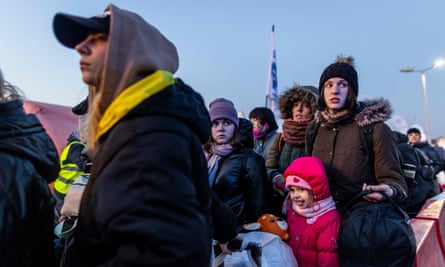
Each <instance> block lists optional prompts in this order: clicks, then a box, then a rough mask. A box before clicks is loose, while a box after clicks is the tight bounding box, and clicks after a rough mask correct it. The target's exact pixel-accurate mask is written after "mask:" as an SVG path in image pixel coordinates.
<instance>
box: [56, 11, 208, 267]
mask: <svg viewBox="0 0 445 267" xmlns="http://www.w3.org/2000/svg"><path fill="white" fill-rule="evenodd" d="M53 27H54V33H55V35H56V37H57V39H58V40H59V41H60V42H61V43H62V44H63V45H64V46H66V47H68V48H71V49H75V50H76V51H77V52H78V53H79V55H80V71H81V73H82V79H83V81H84V82H85V83H86V84H87V85H88V86H89V93H88V100H89V103H88V104H89V105H88V106H89V107H88V123H87V127H88V151H89V152H90V153H91V154H90V156H91V161H92V162H93V165H92V169H91V176H90V179H89V182H88V186H86V188H85V191H84V192H83V196H82V201H81V204H80V210H79V217H78V221H77V227H76V229H75V232H74V242H73V244H72V246H71V249H70V253H69V254H68V255H67V259H66V262H67V265H68V266H189V267H208V265H209V261H210V249H211V241H212V239H211V238H212V229H213V226H212V220H211V205H212V201H211V191H210V187H209V184H208V176H207V168H206V160H205V157H204V153H203V151H202V145H203V144H204V143H205V142H206V141H207V140H208V139H209V135H210V134H209V132H210V120H209V114H208V111H207V108H206V106H205V104H204V100H203V98H202V97H201V95H200V94H198V93H197V92H196V91H194V90H193V89H192V88H191V87H189V86H188V85H187V84H185V83H184V82H183V81H181V80H180V79H179V78H175V77H174V76H173V74H174V73H175V72H176V71H177V69H178V66H179V57H178V53H177V50H176V47H175V45H174V44H173V43H172V42H170V41H169V40H168V39H167V38H166V37H165V36H164V35H163V34H162V33H161V32H159V30H157V29H156V28H155V27H153V26H152V25H150V24H149V23H147V22H146V21H145V20H144V19H143V18H142V17H141V16H139V15H138V14H136V13H133V12H131V11H128V10H123V9H120V8H118V7H116V6H114V5H112V4H110V5H109V6H108V7H107V8H106V10H105V12H104V13H103V14H102V15H100V16H96V17H92V18H83V17H78V16H74V15H69V14H64V13H58V14H56V15H55V17H54V20H53Z"/></svg>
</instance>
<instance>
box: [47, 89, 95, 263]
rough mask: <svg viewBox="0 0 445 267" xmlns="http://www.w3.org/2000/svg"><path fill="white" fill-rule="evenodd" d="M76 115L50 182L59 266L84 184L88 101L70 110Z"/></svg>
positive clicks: (87, 166) (68, 243) (87, 172)
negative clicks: (51, 185) (57, 175)
mask: <svg viewBox="0 0 445 267" xmlns="http://www.w3.org/2000/svg"><path fill="white" fill-rule="evenodd" d="M72 112H73V113H74V114H75V115H77V116H78V127H77V129H76V130H74V131H73V132H71V134H70V136H69V137H68V144H67V145H66V147H65V148H64V149H63V151H62V153H61V155H60V171H59V177H58V178H57V180H56V181H55V183H54V195H55V197H56V199H57V204H56V216H57V217H56V220H57V225H56V227H55V229H54V233H55V234H56V235H57V237H58V238H57V239H56V240H55V244H56V258H57V262H58V266H59V267H64V266H66V264H67V263H66V262H65V261H66V255H67V254H68V251H69V249H70V246H71V244H72V242H73V240H74V239H73V233H74V229H75V227H76V225H77V218H78V216H79V206H80V202H81V198H82V194H83V191H84V190H85V186H86V184H87V183H88V180H89V176H90V170H91V165H92V163H91V161H90V157H89V155H88V149H87V139H88V128H87V112H88V98H86V99H84V100H83V101H82V102H80V103H79V104H77V105H76V106H74V107H73V108H72Z"/></svg>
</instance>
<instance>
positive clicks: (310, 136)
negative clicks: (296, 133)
mask: <svg viewBox="0 0 445 267" xmlns="http://www.w3.org/2000/svg"><path fill="white" fill-rule="evenodd" d="M318 128H320V122H316V121H315V120H313V121H311V122H310V123H309V125H308V126H307V129H306V155H308V156H310V155H312V150H313V148H314V141H315V137H316V136H317V132H318Z"/></svg>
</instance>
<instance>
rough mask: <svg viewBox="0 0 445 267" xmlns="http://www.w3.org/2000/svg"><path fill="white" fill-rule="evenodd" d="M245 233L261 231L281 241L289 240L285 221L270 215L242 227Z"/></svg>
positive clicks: (267, 214)
mask: <svg viewBox="0 0 445 267" xmlns="http://www.w3.org/2000/svg"><path fill="white" fill-rule="evenodd" d="M243 229H244V230H245V231H263V232H268V233H272V234H275V235H277V236H279V237H280V238H281V240H284V241H287V240H289V231H288V225H287V222H286V220H284V219H283V218H280V217H278V216H275V215H273V214H270V213H265V214H263V215H261V216H260V217H259V218H258V220H257V221H256V222H253V223H247V224H244V225H243Z"/></svg>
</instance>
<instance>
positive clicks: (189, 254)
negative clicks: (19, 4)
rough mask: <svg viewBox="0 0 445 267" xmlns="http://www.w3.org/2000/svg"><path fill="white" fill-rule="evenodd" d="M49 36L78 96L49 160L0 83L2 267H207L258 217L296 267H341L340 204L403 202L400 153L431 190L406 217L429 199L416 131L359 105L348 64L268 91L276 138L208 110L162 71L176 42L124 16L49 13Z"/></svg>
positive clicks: (42, 138) (406, 192)
mask: <svg viewBox="0 0 445 267" xmlns="http://www.w3.org/2000/svg"><path fill="white" fill-rule="evenodd" d="M53 29H54V34H55V36H56V38H57V40H58V41H59V42H60V43H61V44H62V45H64V46H66V47H67V48H70V49H74V50H75V51H76V52H77V53H78V54H79V56H80V70H81V74H82V80H83V82H84V83H85V84H87V86H88V88H89V92H88V97H87V98H86V99H85V100H84V101H82V103H80V104H79V105H77V106H76V107H74V108H73V112H74V113H75V114H76V115H78V118H79V128H78V129H73V133H72V134H71V135H70V136H69V137H67V138H68V139H67V146H66V148H65V149H64V150H63V152H62V153H61V154H60V155H58V154H57V151H56V149H55V146H54V144H53V142H52V140H51V138H50V137H49V136H48V134H47V133H46V132H45V130H44V128H43V127H42V125H41V124H40V122H39V120H38V119H37V118H36V117H35V116H34V115H30V114H25V112H24V110H23V107H22V104H23V103H22V99H23V95H22V94H21V92H20V91H19V90H18V89H17V88H16V87H14V86H13V85H11V84H10V83H8V82H7V81H6V80H5V79H4V78H3V76H2V74H1V73H0V117H1V120H0V136H1V138H0V158H1V159H2V160H1V162H2V168H1V169H0V174H1V178H2V179H1V182H0V189H2V190H3V194H4V196H5V197H3V201H2V202H1V204H0V205H1V207H2V211H1V212H0V218H1V226H0V232H1V234H2V242H1V245H0V255H1V256H0V265H1V266H193V267H196V266H203V267H204V266H212V259H213V258H214V254H215V253H217V252H218V253H220V252H221V253H226V254H230V253H233V252H235V251H237V250H238V249H239V248H233V247H231V246H230V244H231V242H234V241H242V239H243V237H242V232H243V225H245V224H247V223H251V222H255V221H257V220H258V218H259V217H260V216H261V215H263V214H265V213H271V214H274V215H277V216H279V217H282V218H284V219H285V220H286V221H287V223H288V226H289V230H288V231H289V236H290V239H289V240H288V241H286V242H287V244H288V245H289V246H290V247H291V249H292V251H293V253H294V256H295V258H296V260H297V262H298V264H299V266H300V267H306V266H307V267H313V266H334V267H335V266H341V265H342V263H343V262H345V258H344V257H347V255H341V254H338V251H337V243H336V240H337V235H338V233H339V229H340V226H341V222H342V217H343V216H344V211H345V206H346V205H347V203H348V202H349V201H350V200H351V199H353V198H354V196H356V195H357V194H359V193H360V192H362V191H365V190H366V191H367V192H369V193H368V194H367V195H365V196H363V199H362V201H363V202H369V203H379V202H384V201H386V198H391V199H392V200H394V201H395V202H396V203H398V204H399V205H400V206H402V207H403V206H404V205H405V204H406V203H407V202H408V201H409V199H411V196H410V194H411V190H410V182H409V181H406V176H407V174H406V173H404V171H405V169H403V168H402V167H401V166H402V165H401V163H400V162H401V159H402V158H404V159H408V158H410V157H411V158H412V157H414V158H415V160H416V161H411V162H410V164H411V165H410V166H412V165H413V164H414V168H413V169H411V171H414V172H416V171H417V172H418V173H421V174H422V177H423V179H424V181H426V182H425V183H428V185H429V186H430V191H429V193H427V194H426V195H425V196H424V197H423V198H421V199H420V200H418V201H417V202H416V203H414V204H413V205H412V206H409V207H407V210H410V211H413V212H414V213H415V212H416V211H418V210H419V209H420V207H421V204H422V203H423V202H424V201H425V200H426V199H427V198H428V197H430V196H433V195H434V194H438V193H440V192H441V190H443V189H444V188H443V184H441V183H440V180H438V178H437V177H440V174H441V173H442V175H443V170H444V169H445V151H444V150H443V148H441V147H440V146H439V145H438V144H436V145H435V146H433V145H432V144H429V143H428V142H424V141H421V132H420V131H419V129H416V128H411V129H409V130H408V131H407V133H395V132H394V131H392V130H391V129H390V128H389V127H388V125H387V124H386V123H385V121H386V120H387V119H389V118H390V116H391V112H392V111H391V105H390V103H389V101H388V100H386V99H376V100H368V101H363V102H362V101H359V100H358V95H359V82H358V74H357V72H356V70H355V67H354V61H353V58H352V57H343V56H339V57H337V59H336V60H335V62H333V63H332V64H329V65H328V66H327V67H326V68H325V69H324V70H323V71H322V72H321V75H320V80H319V84H318V87H315V86H301V85H298V84H295V85H294V86H292V87H290V88H288V89H287V90H286V91H285V92H284V93H283V94H282V95H281V96H280V98H279V101H278V103H279V110H280V115H281V119H282V120H283V124H282V125H281V129H282V130H281V131H279V130H278V129H279V125H278V124H277V121H276V120H275V117H274V114H273V112H272V111H271V110H270V109H268V108H266V107H256V108H254V109H252V110H251V111H250V113H249V115H248V119H247V118H240V117H238V113H237V110H236V105H235V103H233V102H232V101H231V100H230V99H227V98H224V97H220V98H217V99H214V100H212V101H210V102H209V105H208V106H207V105H206V104H205V101H204V99H203V98H202V96H201V95H200V94H199V93H198V92H196V91H195V90H194V89H193V88H192V87H190V86H189V85H188V84H187V83H185V82H184V81H182V80H181V79H180V78H177V77H174V74H175V72H176V71H177V69H178V66H179V57H178V53H177V50H176V47H175V45H174V44H173V43H172V42H171V41H170V40H168V39H167V38H166V37H165V36H164V35H163V34H162V33H161V32H160V31H159V30H158V29H157V28H155V27H154V26H152V25H150V24H149V23H148V22H146V21H145V20H144V19H143V18H141V17H140V16H139V15H137V14H136V13H133V12H131V11H128V10H124V9H120V8H118V7H116V6H115V5H112V4H110V5H109V6H108V7H107V8H106V9H105V12H104V13H103V14H102V15H100V16H96V17H91V18H84V17H79V16H75V15H71V14H65V13H57V14H56V15H55V16H54V20H53ZM178 110H179V111H180V112H178ZM365 128H366V129H371V130H370V131H369V133H368V134H369V136H370V138H371V140H372V144H371V146H372V147H371V150H367V149H366V148H365V146H366V145H365V144H364V141H363V137H362V129H365ZM394 137H397V139H396V138H394ZM439 141H440V140H437V142H439ZM402 147H403V148H402ZM404 151H405V152H404ZM408 153H411V154H408ZM413 155H414V156H413ZM417 162H418V163H417ZM415 164H417V166H416V165H415ZM413 177H415V176H413ZM52 182H54V190H53V191H52V192H51V191H50V189H49V186H48V184H49V183H52ZM352 253H353V252H352ZM388 253H391V252H390V251H388ZM377 257H381V255H378V256H377ZM412 260H413V259H412ZM356 264H357V265H355V266H360V262H357V263H356Z"/></svg>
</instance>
